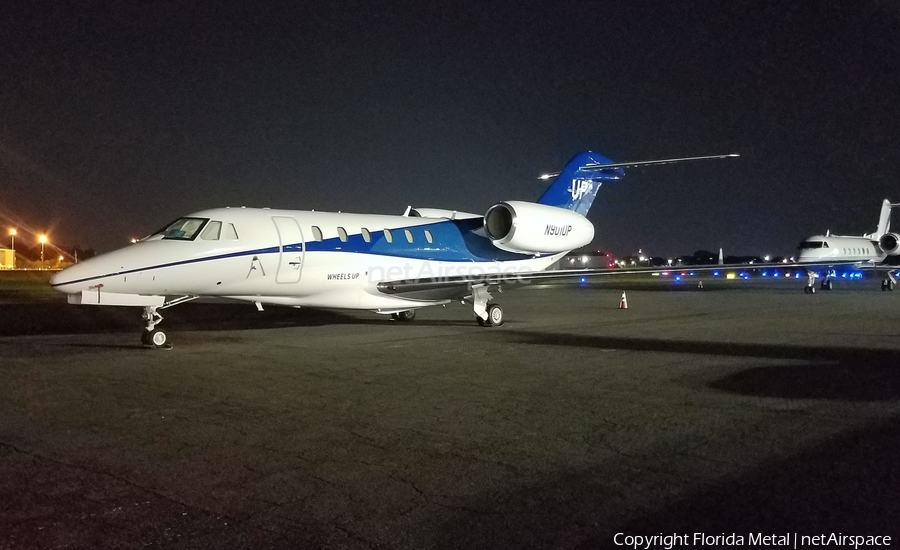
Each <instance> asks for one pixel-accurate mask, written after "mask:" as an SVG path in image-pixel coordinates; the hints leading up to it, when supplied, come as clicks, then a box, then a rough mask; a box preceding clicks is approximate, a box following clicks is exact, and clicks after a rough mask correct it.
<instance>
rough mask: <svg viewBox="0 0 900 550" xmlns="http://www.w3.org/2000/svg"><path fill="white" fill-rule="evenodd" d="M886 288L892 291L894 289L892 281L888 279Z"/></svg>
mask: <svg viewBox="0 0 900 550" xmlns="http://www.w3.org/2000/svg"><path fill="white" fill-rule="evenodd" d="M887 289H888V290H890V291H891V292H893V290H894V281H888V284H887Z"/></svg>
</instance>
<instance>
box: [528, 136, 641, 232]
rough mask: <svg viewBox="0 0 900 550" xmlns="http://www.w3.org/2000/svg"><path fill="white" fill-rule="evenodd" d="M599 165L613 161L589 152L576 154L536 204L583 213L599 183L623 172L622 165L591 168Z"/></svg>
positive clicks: (587, 208) (595, 192)
mask: <svg viewBox="0 0 900 550" xmlns="http://www.w3.org/2000/svg"><path fill="white" fill-rule="evenodd" d="M602 164H612V161H611V160H609V159H608V158H606V157H604V156H603V155H598V154H597V153H593V152H591V151H585V152H583V153H578V154H577V155H575V156H574V157H573V158H572V160H570V161H569V163H568V164H566V167H565V168H563V170H562V172H560V173H559V175H558V176H556V179H555V180H553V183H552V184H550V187H548V188H547V190H546V191H544V194H543V195H541V198H540V199H539V200H538V204H546V205H548V206H556V207H559V208H565V209H566V210H572V211H573V212H577V213H579V214H581V215H582V216H586V215H587V213H588V210H589V209H590V208H591V204H592V203H593V202H594V197H596V196H597V191H598V190H599V189H600V185H602V184H603V182H604V181H612V180H617V179H619V178H621V177H622V175H623V174H624V171H623V170H622V169H621V168H608V169H602V170H597V169H593V170H592V169H591V167H592V166H596V165H602Z"/></svg>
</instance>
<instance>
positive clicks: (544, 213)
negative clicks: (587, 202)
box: [484, 201, 594, 254]
mask: <svg viewBox="0 0 900 550" xmlns="http://www.w3.org/2000/svg"><path fill="white" fill-rule="evenodd" d="M484 231H485V233H487V235H488V237H490V239H491V240H492V241H493V242H494V245H495V246H497V247H499V248H503V249H505V250H511V251H515V252H530V253H548V254H552V253H556V252H565V251H567V250H572V249H574V248H579V247H582V246H584V245H586V244H588V243H590V242H591V241H592V240H593V239H594V225H593V224H592V223H591V222H589V221H588V220H587V218H585V217H584V216H582V215H581V214H578V213H576V212H572V211H571V210H566V209H565V208H557V207H556V206H547V205H544V204H536V203H533V202H522V201H505V202H500V203H497V204H495V205H494V206H492V207H490V208H488V211H487V213H485V215H484Z"/></svg>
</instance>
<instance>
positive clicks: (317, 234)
mask: <svg viewBox="0 0 900 550" xmlns="http://www.w3.org/2000/svg"><path fill="white" fill-rule="evenodd" d="M312 234H313V239H315V240H316V241H319V242H322V240H323V239H322V230H321V229H319V227H318V226H316V225H314V226H312Z"/></svg>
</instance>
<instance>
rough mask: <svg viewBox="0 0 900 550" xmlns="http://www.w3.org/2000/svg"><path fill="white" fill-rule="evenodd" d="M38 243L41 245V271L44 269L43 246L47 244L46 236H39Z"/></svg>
mask: <svg viewBox="0 0 900 550" xmlns="http://www.w3.org/2000/svg"><path fill="white" fill-rule="evenodd" d="M38 241H39V242H40V243H41V269H44V244H45V243H46V242H47V235H40V236H39V237H38Z"/></svg>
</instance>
